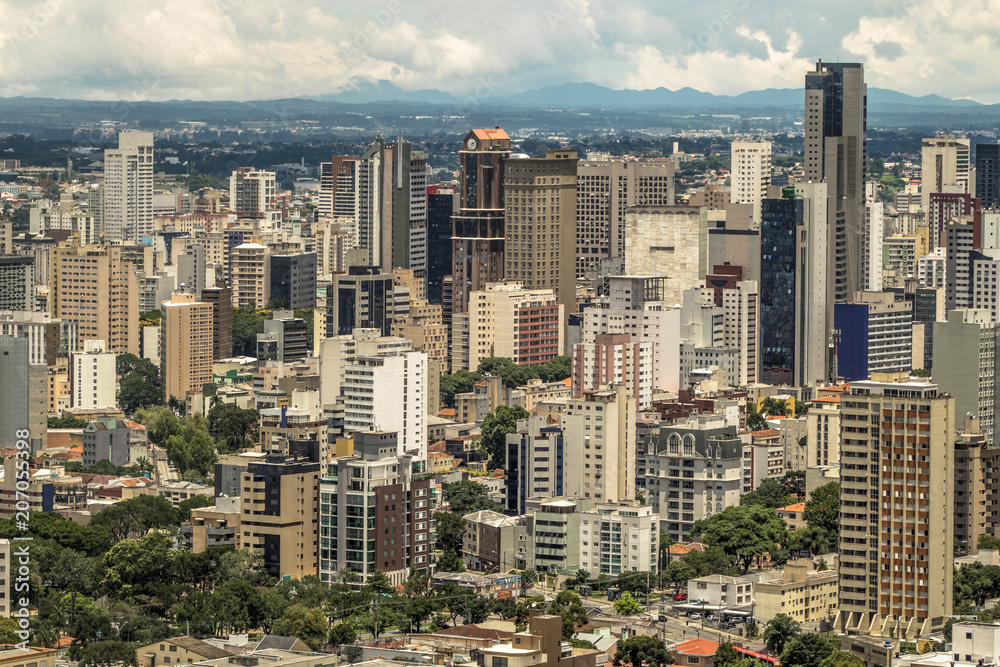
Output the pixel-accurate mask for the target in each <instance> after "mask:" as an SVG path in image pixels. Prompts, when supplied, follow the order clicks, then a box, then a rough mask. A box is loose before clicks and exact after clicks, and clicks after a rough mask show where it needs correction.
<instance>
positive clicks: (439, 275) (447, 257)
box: [427, 186, 458, 315]
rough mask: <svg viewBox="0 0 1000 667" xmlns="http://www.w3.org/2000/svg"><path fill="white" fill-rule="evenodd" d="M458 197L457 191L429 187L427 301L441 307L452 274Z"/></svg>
mask: <svg viewBox="0 0 1000 667" xmlns="http://www.w3.org/2000/svg"><path fill="white" fill-rule="evenodd" d="M457 195H458V193H457V192H456V191H455V188H441V187H437V186H428V187H427V300H428V301H429V302H430V303H432V304H434V305H438V306H440V305H442V302H441V299H442V297H443V294H442V290H443V288H444V284H443V283H444V277H445V276H447V275H450V274H451V258H452V253H451V251H452V247H451V226H452V222H451V220H452V217H453V216H454V215H455V212H456V211H457V210H458V196H457ZM450 313H451V311H450V310H449V311H448V314H449V315H450Z"/></svg>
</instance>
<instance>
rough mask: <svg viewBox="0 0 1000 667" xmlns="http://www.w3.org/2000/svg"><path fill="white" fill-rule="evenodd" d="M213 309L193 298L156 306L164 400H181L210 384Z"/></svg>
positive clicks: (187, 296) (176, 297)
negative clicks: (158, 321)
mask: <svg viewBox="0 0 1000 667" xmlns="http://www.w3.org/2000/svg"><path fill="white" fill-rule="evenodd" d="M212 318H213V307H212V304H211V303H205V302H202V301H199V300H198V296H197V295H195V294H173V295H171V297H170V301H164V302H163V303H162V304H161V305H160V364H161V368H162V373H163V388H164V393H165V395H166V398H170V397H174V398H176V399H178V400H182V401H183V400H185V399H186V398H187V395H188V392H194V391H197V392H200V391H201V390H202V386H203V385H205V384H207V383H209V382H211V381H212V361H213V351H214V340H213V331H214V329H213V327H212Z"/></svg>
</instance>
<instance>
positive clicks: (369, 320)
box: [326, 266, 409, 336]
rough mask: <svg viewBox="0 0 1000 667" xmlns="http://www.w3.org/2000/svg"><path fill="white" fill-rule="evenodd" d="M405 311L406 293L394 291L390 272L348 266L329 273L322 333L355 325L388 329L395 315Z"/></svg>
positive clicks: (345, 331) (336, 332)
mask: <svg viewBox="0 0 1000 667" xmlns="http://www.w3.org/2000/svg"><path fill="white" fill-rule="evenodd" d="M407 312H409V296H408V293H407V292H406V291H405V290H400V291H398V292H397V288H396V287H395V285H394V283H393V276H392V274H391V273H385V272H383V271H381V270H380V269H379V268H378V267H377V266H352V267H350V269H349V270H348V272H347V274H346V275H343V274H341V275H336V276H334V277H333V284H332V285H331V286H330V287H329V288H328V289H327V297H326V335H327V336H343V335H347V334H350V333H351V332H352V331H354V330H355V329H378V330H379V331H380V332H381V334H382V335H383V336H388V335H390V334H391V333H392V323H393V320H394V319H395V318H396V316H397V315H405V314H406V313H407Z"/></svg>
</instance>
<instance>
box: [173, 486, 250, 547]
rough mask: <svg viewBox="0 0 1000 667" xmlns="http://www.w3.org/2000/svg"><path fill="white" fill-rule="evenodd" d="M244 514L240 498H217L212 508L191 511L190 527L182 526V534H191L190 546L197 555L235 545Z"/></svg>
mask: <svg viewBox="0 0 1000 667" xmlns="http://www.w3.org/2000/svg"><path fill="white" fill-rule="evenodd" d="M242 513H243V505H242V502H241V501H240V498H216V500H215V505H212V506H211V507H198V508H195V509H193V510H191V522H190V525H182V526H181V532H182V533H184V534H188V533H189V534H190V537H188V544H189V546H190V549H191V551H192V552H193V553H196V554H197V553H201V552H202V551H204V550H205V549H207V548H208V547H214V546H228V545H235V544H236V538H237V536H238V535H239V533H240V520H241V517H242Z"/></svg>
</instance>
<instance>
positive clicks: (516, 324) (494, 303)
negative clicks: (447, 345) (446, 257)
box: [452, 282, 566, 372]
mask: <svg viewBox="0 0 1000 667" xmlns="http://www.w3.org/2000/svg"><path fill="white" fill-rule="evenodd" d="M564 315H565V310H564V308H563V306H562V304H561V303H559V302H558V300H557V297H556V294H555V292H553V291H552V290H551V289H529V288H526V287H524V286H523V285H522V284H521V283H519V282H515V283H490V284H488V285H486V289H485V290H482V291H474V292H471V293H470V295H469V316H468V331H469V338H468V341H469V343H468V349H469V353H468V361H467V362H466V365H465V366H464V368H456V367H455V366H454V365H453V366H452V372H454V371H457V370H473V371H474V370H476V368H478V367H479V362H480V361H482V360H483V359H486V358H488V357H507V358H509V359H513V360H514V363H516V364H540V363H545V362H547V361H549V360H550V359H552V358H553V357H556V356H559V355H562V354H564V353H565V349H566V345H565V341H566V338H565V331H564V328H563V326H562V322H563V317H564ZM457 341H458V337H456V336H454V335H453V336H452V347H453V348H454V347H455V345H457V344H458V343H457ZM463 356H464V355H463ZM455 359H456V355H455V353H454V351H453V354H452V362H454V361H455Z"/></svg>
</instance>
